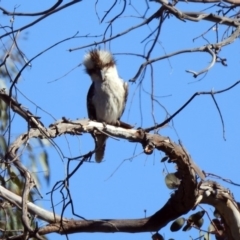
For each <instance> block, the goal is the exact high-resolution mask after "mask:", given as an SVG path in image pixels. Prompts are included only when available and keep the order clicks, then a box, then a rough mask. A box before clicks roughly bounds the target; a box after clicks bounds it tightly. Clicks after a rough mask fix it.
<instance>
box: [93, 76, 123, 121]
mask: <svg viewBox="0 0 240 240" xmlns="http://www.w3.org/2000/svg"><path fill="white" fill-rule="evenodd" d="M124 101H125V89H124V87H123V81H122V80H121V79H119V81H112V82H111V81H104V82H102V83H101V84H95V93H94V97H93V104H94V106H95V109H96V117H97V119H96V120H97V121H103V122H105V123H109V124H115V123H116V121H117V120H118V119H119V118H120V117H121V114H122V112H123V107H124Z"/></svg>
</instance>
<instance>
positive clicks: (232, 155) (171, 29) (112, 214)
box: [0, 0, 240, 240]
mask: <svg viewBox="0 0 240 240" xmlns="http://www.w3.org/2000/svg"><path fill="white" fill-rule="evenodd" d="M111 2H112V1H111ZM131 2H132V5H133V6H134V7H135V8H136V9H137V11H138V12H139V13H141V14H143V13H144V11H145V8H146V6H145V1H143V2H142V3H141V6H140V4H139V2H138V1H136V0H135V1H131ZM53 4H54V1H45V2H43V1H39V0H35V1H34V2H27V1H22V0H12V1H7V0H3V1H1V6H2V7H3V8H6V9H8V10H9V11H13V8H14V6H16V5H17V6H18V8H17V10H16V11H18V12H38V11H41V10H44V9H46V8H48V7H49V6H51V5H53ZM122 4H123V3H122V2H119V3H118V4H117V7H116V9H114V10H113V12H112V13H111V14H110V15H109V16H108V17H107V18H106V19H105V22H104V23H100V22H99V20H98V18H97V16H96V14H95V2H94V1H82V2H80V3H78V4H75V5H73V6H71V7H69V8H66V9H64V10H63V11H61V12H58V13H56V14H54V15H52V16H50V17H48V18H46V19H44V20H43V21H41V22H39V23H37V24H36V25H34V26H33V27H31V28H29V29H26V30H24V31H22V32H21V33H20V37H19V47H20V48H21V50H22V51H23V52H24V53H25V55H26V57H27V58H28V59H31V58H32V57H33V56H35V55H36V54H38V53H39V52H41V51H43V50H44V49H46V48H48V47H49V46H51V45H53V44H54V43H56V42H58V41H61V40H63V39H65V38H68V37H71V36H73V35H74V34H76V33H77V32H79V33H78V35H79V36H86V35H87V34H89V35H90V36H96V35H100V34H102V33H103V31H104V30H105V29H106V26H107V23H106V22H107V21H109V20H110V19H111V18H112V17H114V16H115V14H116V13H117V12H119V8H120V7H121V6H122ZM109 6H110V5H109ZM109 6H107V5H106V3H103V1H99V3H98V4H97V12H98V14H99V16H100V17H102V16H104V14H105V11H106V10H107V9H108V8H109ZM149 6H150V9H149V11H148V13H147V16H150V15H151V14H152V13H153V12H154V11H155V10H156V9H157V8H158V4H157V3H155V2H149ZM178 7H179V9H180V10H183V11H184V10H185V11H190V10H191V11H200V10H203V9H204V8H206V7H207V5H204V6H203V5H202V6H201V5H200V4H192V3H186V2H184V3H179V4H178ZM210 10H212V11H213V12H214V13H215V11H214V8H213V9H210ZM210 10H208V12H209V11H210ZM215 10H216V8H215ZM134 16H138V17H134ZM10 18H11V17H9V16H6V15H2V14H1V15H0V22H1V24H2V25H4V24H5V25H7V24H9V21H10ZM34 19H35V18H34V17H15V20H14V28H15V29H17V28H19V27H21V26H23V25H24V24H27V23H29V22H31V21H33V20H34ZM141 21H142V19H141V18H139V15H138V13H137V12H136V11H135V10H134V8H133V7H131V5H127V9H126V12H125V13H124V14H123V15H122V17H121V18H120V19H118V20H117V21H116V22H115V23H114V25H113V35H115V34H117V33H119V32H122V31H124V30H126V29H128V28H129V27H131V26H133V25H136V24H139V23H140V22H141ZM157 23H158V20H154V21H153V22H152V23H150V24H149V25H148V26H144V27H142V28H140V29H138V30H135V31H132V32H130V33H129V34H127V35H124V36H123V37H121V38H117V39H115V40H114V41H112V42H111V44H110V46H109V44H106V45H105V46H104V45H100V46H101V47H102V48H106V49H111V51H112V52H113V54H116V56H115V57H116V59H117V66H118V70H119V74H120V76H121V77H122V78H123V79H124V80H125V81H128V80H129V79H131V78H133V76H134V75H135V74H136V72H137V70H138V68H139V66H140V64H141V63H143V61H144V60H143V59H142V58H137V57H134V56H129V55H124V54H123V53H127V52H131V53H138V54H143V52H144V48H146V49H149V47H150V44H151V41H149V40H152V38H150V39H149V40H147V41H149V42H148V44H146V42H147V41H145V42H144V43H141V42H142V40H143V39H145V38H146V36H147V35H149V34H150V33H151V29H152V30H153V29H155V27H156V26H157ZM211 26H213V24H212V23H209V22H206V21H205V22H204V21H202V22H199V23H196V22H183V21H179V20H178V19H176V18H175V17H173V16H172V17H171V18H170V19H168V20H167V21H166V22H165V23H164V24H163V27H162V30H161V36H160V39H159V43H158V44H157V45H156V48H155V50H154V51H153V54H152V58H155V57H159V56H164V55H165V53H167V54H169V53H172V52H175V51H178V50H182V49H189V48H194V47H199V46H202V45H204V44H206V41H205V40H204V39H203V38H199V39H197V40H195V41H193V38H195V37H197V36H199V35H201V34H202V33H203V32H205V31H206V30H207V29H208V28H210V27H211ZM219 28H220V29H219V32H220V37H221V36H222V35H221V34H222V33H223V31H224V30H225V28H224V27H222V26H220V27H219ZM107 36H109V34H107ZM215 36H216V31H214V29H212V30H210V32H209V33H208V34H207V35H206V38H207V39H208V40H209V41H210V42H211V41H212V42H214V41H215ZM6 40H9V39H7V38H6V39H4V41H6ZM99 40H100V38H95V37H87V38H86V37H80V38H75V39H72V40H70V41H66V42H64V43H62V44H60V45H58V46H56V47H55V48H53V49H51V50H50V51H48V52H46V53H44V54H43V55H42V56H40V57H39V58H37V59H36V60H34V61H33V62H32V67H31V68H30V67H29V68H27V69H26V70H25V71H24V72H23V74H22V77H21V79H20V81H19V83H18V84H17V87H18V88H19V89H20V90H21V91H22V92H23V93H24V94H25V95H26V96H27V97H28V98H29V99H31V101H33V102H34V103H35V104H36V105H38V106H39V107H41V108H42V109H44V110H45V111H47V112H50V113H51V115H52V116H53V117H54V118H55V119H61V118H62V117H63V116H64V117H66V118H69V119H72V120H74V119H77V118H79V119H81V118H86V117H87V111H86V94H87V91H88V88H89V86H90V83H91V81H90V78H89V77H88V76H87V75H86V74H85V72H84V69H83V67H82V66H79V67H77V66H78V65H79V64H80V63H81V62H82V60H83V56H84V54H85V53H86V51H87V50H89V49H90V48H85V49H81V50H78V51H73V52H69V51H68V50H69V49H72V48H76V47H81V46H84V45H87V44H91V43H94V41H99ZM145 44H146V45H145ZM239 52H240V50H239V40H236V41H235V42H234V43H233V44H232V45H230V46H227V47H225V48H224V49H223V50H222V51H221V53H220V56H221V57H226V58H227V63H228V67H224V66H222V65H220V64H215V66H214V67H213V68H212V69H211V70H210V71H209V72H208V73H207V74H206V76H205V77H204V78H202V77H203V75H202V76H199V77H198V78H197V79H195V78H193V76H192V75H191V74H189V73H186V71H185V70H194V71H199V70H201V69H203V68H205V67H206V66H208V64H209V62H210V61H211V58H210V55H209V54H207V53H191V54H190V53H186V54H181V55H177V56H174V57H172V58H169V59H165V60H163V61H159V62H156V63H154V64H153V67H154V73H153V83H154V94H155V95H156V96H157V98H156V99H157V100H158V101H159V103H160V104H161V105H163V106H164V107H165V108H166V109H167V111H168V113H169V114H172V113H174V112H175V111H176V110H177V109H178V108H179V107H181V106H182V105H183V104H184V103H185V102H186V101H187V100H188V99H189V98H190V97H191V96H192V94H193V93H195V92H197V91H210V90H220V89H223V88H226V87H228V86H230V85H232V84H233V83H234V82H236V81H237V80H239V75H240V73H239V71H238V69H239ZM74 68H75V69H74ZM71 69H74V70H73V71H71ZM69 71H71V72H70V73H69V74H67V75H66V76H64V75H65V74H66V73H68V72H69ZM62 76H64V77H62ZM56 79H58V80H57V81H54V80H56ZM200 79H201V80H200ZM198 80H199V81H198ZM138 83H139V79H138V80H137V82H136V83H130V93H129V98H128V103H127V108H126V110H125V113H124V115H123V117H122V119H123V120H124V121H127V122H129V123H130V124H133V125H134V126H136V127H148V126H152V125H153V124H154V121H153V114H154V118H155V120H156V122H158V123H160V122H162V121H163V120H164V119H165V118H166V112H165V110H164V109H163V108H162V107H161V106H160V104H158V103H156V102H155V103H154V109H153V110H152V105H151V98H150V95H149V92H151V84H152V82H151V74H150V69H149V68H148V69H147V72H146V75H145V77H144V79H143V84H142V87H138V86H139V85H138ZM239 87H240V86H237V87H236V88H234V89H232V90H231V91H229V92H226V93H224V94H222V95H217V96H216V100H217V102H218V105H219V107H220V109H221V113H222V115H223V118H224V123H225V131H226V133H225V135H226V141H225V140H224V139H223V134H222V125H221V120H220V117H219V114H218V112H217V109H216V107H215V106H214V103H213V101H212V99H211V97H210V96H199V97H197V98H195V100H194V101H193V102H191V103H190V104H189V105H188V107H187V108H185V109H184V111H182V112H181V113H180V114H179V115H178V116H177V117H176V118H175V119H174V127H173V126H172V125H169V126H168V127H166V128H164V129H162V130H161V131H160V134H162V135H163V136H169V137H170V138H171V139H172V140H173V141H175V142H178V140H179V139H180V140H181V142H182V144H183V145H184V146H185V147H186V149H187V150H188V152H189V153H190V155H191V156H192V158H193V159H194V161H195V162H196V163H197V164H198V166H199V167H200V168H202V169H203V170H204V171H205V172H209V173H214V174H216V175H220V176H222V177H223V178H230V179H231V180H232V181H234V182H239V169H238V166H239V153H238V149H239V142H240V128H239V121H240V113H239V94H238V93H239ZM18 100H19V102H21V103H22V104H23V105H24V106H26V107H28V108H29V110H30V111H31V112H33V113H36V114H37V115H38V116H41V121H42V122H43V123H44V124H45V125H46V126H48V125H49V124H51V123H53V122H55V120H54V119H53V118H52V117H51V116H49V115H48V114H46V113H45V112H43V111H41V110H39V109H38V110H37V109H36V107H35V106H34V105H33V104H32V103H31V102H29V101H28V100H27V99H26V98H24V97H23V96H21V95H20V94H19V97H18ZM14 124H15V127H14V132H13V136H12V137H13V139H14V137H17V136H18V135H19V134H20V133H22V132H25V131H26V124H25V123H24V121H23V120H21V119H20V118H16V120H15V123H14ZM55 142H56V143H57V144H59V146H60V148H61V150H62V152H63V153H64V155H65V156H68V157H75V156H78V155H81V154H85V153H87V152H88V151H89V150H92V149H93V140H92V139H91V137H90V136H89V135H87V134H85V135H84V136H62V137H60V138H58V139H55ZM35 147H36V151H38V146H37V144H36V146H35ZM47 150H48V153H49V162H50V168H51V181H50V185H49V186H46V185H45V184H43V186H42V187H41V193H42V195H43V196H44V200H43V201H41V202H39V204H40V205H42V206H44V207H46V208H48V209H50V207H51V204H50V201H49V195H46V193H47V192H48V191H50V189H51V187H52V186H53V184H54V183H55V182H56V181H59V180H62V179H63V178H64V177H65V174H66V159H61V158H60V156H59V155H58V153H57V151H56V150H55V149H54V148H53V147H48V148H47ZM141 152H142V148H141V146H140V145H139V144H138V145H136V144H135V143H129V142H127V141H124V140H120V141H116V140H113V139H109V140H108V142H107V147H106V153H105V160H104V161H103V162H102V163H101V164H96V163H94V162H91V163H86V164H84V165H83V166H82V167H81V168H80V169H79V170H78V172H77V173H76V174H75V175H74V177H73V178H72V179H71V182H70V187H71V193H72V197H73V199H74V208H75V212H76V213H77V214H79V215H81V216H83V217H85V218H87V219H99V218H101V219H102V218H113V219H114V218H116V219H121V218H124V219H127V218H142V217H144V210H145V209H146V210H147V216H150V215H151V214H153V213H155V212H156V211H157V210H158V209H160V208H161V207H162V206H163V205H164V203H165V202H166V201H167V199H168V198H169V197H170V194H171V191H170V190H168V189H167V187H166V186H165V183H164V177H165V172H167V171H169V172H174V171H175V170H174V166H173V165H170V164H167V166H165V165H164V164H163V163H160V160H161V158H162V157H163V156H164V154H163V153H159V152H157V151H155V152H154V154H152V155H150V156H146V155H144V154H140V153H141ZM139 154H140V155H139ZM135 155H137V157H133V156H135ZM132 157H133V158H132ZM74 164H77V163H74ZM74 164H73V166H74ZM42 174H43V173H41V172H40V173H39V176H40V177H41V175H42ZM110 176H111V177H110ZM220 183H222V182H220ZM222 184H223V185H224V186H227V187H229V188H230V189H231V190H232V191H233V193H234V196H235V198H236V199H239V198H240V196H239V193H238V192H239V191H238V189H236V187H233V186H230V185H227V184H224V183H222ZM54 201H55V203H56V204H57V203H58V202H59V201H60V196H59V195H57V194H56V196H55V199H54ZM204 208H205V209H206V210H207V211H208V212H209V213H211V212H212V211H213V209H212V208H211V207H210V206H204ZM60 209H61V206H58V207H57V212H58V213H60ZM65 215H66V217H70V218H72V217H73V215H72V213H71V209H68V210H67V211H66V214H65ZM206 220H207V219H206ZM42 224H43V223H42ZM40 226H41V223H40ZM206 226H207V225H206ZM160 233H161V234H162V235H164V236H165V237H166V239H168V238H170V237H172V238H176V239H177V238H178V239H180V238H181V237H183V236H184V237H185V238H186V237H187V236H189V235H191V236H192V237H193V238H196V237H197V236H198V231H196V230H195V231H194V230H193V231H191V232H188V233H183V234H182V233H181V234H178V233H171V232H170V231H169V226H167V227H165V228H164V229H162V230H161V231H160ZM57 237H58V238H59V236H57V235H55V234H51V235H49V239H55V238H57ZM79 237H80V238H82V239H86V240H88V239H91V240H93V239H106V240H107V239H115V240H118V239H122V238H123V237H124V239H125V240H128V239H129V240H130V239H131V240H134V239H138V240H143V239H151V234H150V233H141V234H122V233H116V234H114V236H113V235H112V234H99V233H94V234H89V233H86V234H85V233H81V234H75V235H71V236H70V239H77V238H79ZM62 238H64V236H63V237H62Z"/></svg>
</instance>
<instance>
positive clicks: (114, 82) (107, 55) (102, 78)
mask: <svg viewBox="0 0 240 240" xmlns="http://www.w3.org/2000/svg"><path fill="white" fill-rule="evenodd" d="M83 65H84V66H85V71H86V73H87V74H88V75H89V76H90V78H91V80H92V84H91V86H90V88H89V91H88V94H87V111H88V117H89V119H90V120H95V121H98V122H102V123H103V124H104V123H105V124H110V125H115V126H118V125H119V123H120V117H121V116H122V114H123V112H124V109H125V106H126V101H127V96H128V83H127V82H124V80H123V79H121V78H120V77H119V75H118V71H117V67H116V61H115V59H114V57H113V55H112V54H111V52H109V51H106V50H101V49H92V50H90V51H89V52H87V53H86V54H85V56H84V60H83ZM92 136H93V138H94V141H95V161H96V162H98V163H100V162H101V161H102V159H103V157H104V151H105V146H106V141H107V138H108V137H107V135H105V134H103V133H94V134H92Z"/></svg>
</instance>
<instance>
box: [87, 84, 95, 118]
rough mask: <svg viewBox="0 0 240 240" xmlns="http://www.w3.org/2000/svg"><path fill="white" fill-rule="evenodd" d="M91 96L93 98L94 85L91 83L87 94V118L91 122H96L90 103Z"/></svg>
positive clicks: (91, 103) (92, 106) (93, 109)
mask: <svg viewBox="0 0 240 240" xmlns="http://www.w3.org/2000/svg"><path fill="white" fill-rule="evenodd" d="M93 96H94V84H93V83H92V84H91V86H90V88H89V90H88V94H87V111H88V117H89V118H90V119H91V120H97V116H96V109H95V106H94V104H93V101H92V99H93Z"/></svg>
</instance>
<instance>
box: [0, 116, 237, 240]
mask: <svg viewBox="0 0 240 240" xmlns="http://www.w3.org/2000/svg"><path fill="white" fill-rule="evenodd" d="M96 129H99V130H100V131H102V132H106V134H109V135H112V136H115V137H118V138H124V139H127V140H129V141H130V142H139V143H141V144H142V146H143V148H144V152H145V153H146V154H151V153H152V152H153V150H154V149H157V150H159V151H163V152H165V154H166V155H167V156H168V157H169V158H170V159H171V162H174V163H175V164H176V165H177V169H178V171H177V173H176V174H177V176H178V178H180V179H181V181H180V182H181V183H180V185H179V187H178V189H177V190H176V191H175V192H174V193H173V194H172V195H171V197H170V199H169V200H168V201H167V203H166V204H165V205H164V206H163V207H162V208H161V209H160V210H159V211H157V212H156V213H155V214H153V215H152V216H150V217H148V218H144V219H132V220H129V219H123V220H109V219H108V220H105V219H100V220H73V219H69V220H67V219H64V221H63V222H61V223H51V224H49V225H47V226H45V227H42V228H40V229H39V231H38V233H39V234H40V235H42V234H47V233H50V232H57V233H61V234H70V233H76V232H149V231H158V230H159V229H161V228H162V227H164V226H166V224H168V223H169V222H170V221H172V220H174V219H176V218H177V217H179V216H181V215H182V214H185V213H187V212H188V211H190V210H191V209H193V208H194V207H195V206H196V205H197V204H199V203H201V202H203V203H208V204H212V205H213V206H215V207H216V208H217V209H218V208H220V207H222V205H224V204H225V205H226V201H230V203H231V205H230V203H229V204H228V206H225V208H224V209H222V210H221V211H220V213H222V217H223V218H224V221H226V225H227V226H228V227H229V234H230V235H229V236H231V237H232V238H231V239H236V240H237V239H238V238H236V232H237V229H238V225H237V222H236V221H233V220H232V219H230V218H229V216H228V217H226V216H225V215H224V214H225V212H224V211H227V210H229V208H230V210H231V212H232V214H233V215H232V216H233V217H234V218H238V217H239V211H236V210H235V211H234V207H235V208H236V203H235V201H234V199H233V197H232V195H231V194H230V192H229V190H226V189H224V188H222V187H221V186H220V185H218V184H216V183H214V182H210V181H207V182H205V181H204V182H200V183H198V181H197V178H196V175H195V173H196V172H201V170H200V169H199V168H198V167H197V166H196V165H195V164H194V163H193V161H192V159H191V158H190V156H189V155H188V153H187V152H186V150H185V149H184V148H183V147H182V146H181V145H177V144H175V143H173V142H172V141H171V140H170V139H169V138H167V137H163V136H160V135H158V134H149V133H146V132H144V131H143V130H141V129H138V130H135V129H124V128H120V127H115V126H111V125H104V126H103V124H102V123H98V122H93V121H89V120H86V119H85V120H77V121H72V122H70V121H67V120H65V119H63V120H60V121H58V122H56V123H54V124H52V125H50V127H49V128H47V129H46V132H47V133H48V136H49V137H50V138H54V137H57V136H60V135H62V134H67V133H69V134H71V135H80V134H82V133H84V132H88V133H89V132H92V131H94V130H96ZM33 137H34V138H45V134H43V133H42V132H41V131H39V129H30V131H29V132H28V133H25V134H22V135H21V136H20V137H19V138H18V139H17V140H16V141H15V142H14V143H13V144H12V145H11V146H10V148H9V153H13V154H15V153H16V152H17V150H18V149H19V148H20V147H21V146H22V144H24V143H25V142H26V141H27V139H28V138H33ZM196 168H197V169H196ZM0 194H1V193H0ZM33 211H34V210H33ZM238 236H239V235H238Z"/></svg>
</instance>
